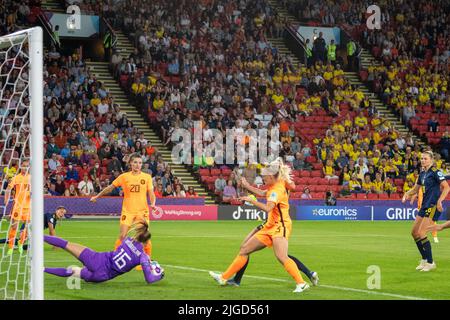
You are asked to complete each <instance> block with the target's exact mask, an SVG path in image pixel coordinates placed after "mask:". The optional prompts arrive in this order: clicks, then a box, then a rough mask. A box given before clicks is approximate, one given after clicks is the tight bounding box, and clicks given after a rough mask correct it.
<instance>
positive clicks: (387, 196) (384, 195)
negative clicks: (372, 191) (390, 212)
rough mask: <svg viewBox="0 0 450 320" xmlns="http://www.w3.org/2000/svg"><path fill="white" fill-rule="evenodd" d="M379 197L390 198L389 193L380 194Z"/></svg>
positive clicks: (381, 198) (382, 198)
mask: <svg viewBox="0 0 450 320" xmlns="http://www.w3.org/2000/svg"><path fill="white" fill-rule="evenodd" d="M378 199H380V200H388V199H389V195H388V194H387V193H382V194H379V195H378Z"/></svg>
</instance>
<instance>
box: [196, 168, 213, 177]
mask: <svg viewBox="0 0 450 320" xmlns="http://www.w3.org/2000/svg"><path fill="white" fill-rule="evenodd" d="M198 174H199V175H200V176H201V177H205V176H209V175H210V173H209V169H199V170H198Z"/></svg>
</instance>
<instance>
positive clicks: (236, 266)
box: [222, 255, 248, 280]
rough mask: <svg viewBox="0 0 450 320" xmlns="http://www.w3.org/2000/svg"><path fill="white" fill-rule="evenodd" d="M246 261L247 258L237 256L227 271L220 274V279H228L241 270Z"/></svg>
mask: <svg viewBox="0 0 450 320" xmlns="http://www.w3.org/2000/svg"><path fill="white" fill-rule="evenodd" d="M247 261H248V256H241V255H238V256H237V257H236V258H234V260H233V262H232V263H231V265H230V266H229V267H228V269H227V271H225V272H224V273H222V278H223V279H225V280H228V279H230V278H231V276H232V275H233V274H235V273H236V272H238V271H239V270H240V269H242V267H243V266H244V265H245V264H246V263H247Z"/></svg>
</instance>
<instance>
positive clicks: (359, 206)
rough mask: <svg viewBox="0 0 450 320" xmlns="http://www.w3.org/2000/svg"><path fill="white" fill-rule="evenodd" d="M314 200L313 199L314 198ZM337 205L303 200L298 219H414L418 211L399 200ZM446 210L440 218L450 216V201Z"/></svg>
mask: <svg viewBox="0 0 450 320" xmlns="http://www.w3.org/2000/svg"><path fill="white" fill-rule="evenodd" d="M312 201H313V200H312ZM312 201H311V202H312ZM337 204H338V205H337V206H323V205H314V204H313V205H311V204H308V202H307V201H303V204H302V205H296V206H295V207H296V218H297V220H321V221H342V220H355V221H402V220H414V219H415V218H416V215H417V213H418V209H417V206H412V205H410V204H409V203H408V204H403V203H402V202H401V201H399V200H383V201H380V200H379V201H364V200H361V201H358V200H353V201H338V203H337ZM443 206H444V212H443V213H442V214H441V216H440V218H439V220H448V219H449V218H450V212H449V211H450V201H444V203H443Z"/></svg>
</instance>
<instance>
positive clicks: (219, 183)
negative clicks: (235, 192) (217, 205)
mask: <svg viewBox="0 0 450 320" xmlns="http://www.w3.org/2000/svg"><path fill="white" fill-rule="evenodd" d="M226 186H227V181H226V180H225V179H224V178H223V174H222V173H221V174H219V177H217V179H216V181H214V187H215V190H214V191H215V192H218V193H220V194H221V193H222V192H223V191H224V189H225V187H226Z"/></svg>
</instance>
